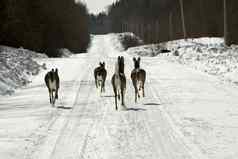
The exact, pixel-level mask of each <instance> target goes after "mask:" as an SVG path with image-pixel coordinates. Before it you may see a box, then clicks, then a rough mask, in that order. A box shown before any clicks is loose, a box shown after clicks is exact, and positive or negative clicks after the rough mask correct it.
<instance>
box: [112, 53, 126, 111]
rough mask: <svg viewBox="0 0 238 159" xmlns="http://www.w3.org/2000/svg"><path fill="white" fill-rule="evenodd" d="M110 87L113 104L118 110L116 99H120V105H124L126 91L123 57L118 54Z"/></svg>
mask: <svg viewBox="0 0 238 159" xmlns="http://www.w3.org/2000/svg"><path fill="white" fill-rule="evenodd" d="M111 83H112V87H113V91H114V95H115V96H114V97H115V106H116V110H118V106H117V99H118V100H121V105H122V106H123V107H124V108H126V107H125V101H124V100H125V91H126V76H125V73H124V57H123V56H118V59H117V61H116V64H115V72H114V74H113V76H112V80H111Z"/></svg>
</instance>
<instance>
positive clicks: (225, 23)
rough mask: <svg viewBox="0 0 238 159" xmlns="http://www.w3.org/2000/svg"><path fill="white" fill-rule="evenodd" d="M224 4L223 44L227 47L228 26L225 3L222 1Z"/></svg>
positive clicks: (224, 0)
mask: <svg viewBox="0 0 238 159" xmlns="http://www.w3.org/2000/svg"><path fill="white" fill-rule="evenodd" d="M223 2H224V4H223V5H224V42H225V45H227V46H229V45H230V44H229V40H228V25H227V1H226V0H223Z"/></svg>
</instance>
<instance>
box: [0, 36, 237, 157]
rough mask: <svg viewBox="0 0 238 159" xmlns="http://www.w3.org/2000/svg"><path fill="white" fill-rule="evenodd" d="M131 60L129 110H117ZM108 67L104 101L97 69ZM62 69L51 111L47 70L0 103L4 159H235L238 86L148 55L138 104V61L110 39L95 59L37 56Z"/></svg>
mask: <svg viewBox="0 0 238 159" xmlns="http://www.w3.org/2000/svg"><path fill="white" fill-rule="evenodd" d="M118 55H124V56H125V58H126V61H125V72H126V76H127V85H128V86H127V92H126V100H125V102H126V106H127V108H128V110H127V111H115V106H114V98H113V92H112V87H111V84H110V79H111V76H112V74H113V71H114V63H115V60H116V57H117V56H118ZM100 60H104V61H105V62H106V68H107V70H108V77H107V82H106V93H105V94H103V95H102V97H100V95H99V93H98V92H97V91H96V89H95V86H94V79H93V69H94V68H95V67H96V66H98V63H99V61H100ZM38 61H39V62H40V63H46V64H47V67H48V68H49V69H50V68H51V67H57V68H58V69H59V75H60V78H61V85H60V92H59V98H60V99H59V100H58V101H57V102H56V107H58V108H52V107H51V106H50V104H49V100H48V92H47V89H46V87H45V85H44V81H43V77H44V75H45V72H42V73H41V74H40V75H39V76H37V77H36V78H34V79H33V82H32V84H30V85H29V86H27V87H25V88H23V89H21V90H18V91H17V92H16V93H15V94H14V95H13V96H4V97H1V99H0V158H1V159H114V158H116V159H206V158H213V159H214V158H216V159H218V158H219V159H220V158H221V159H222V158H225V157H228V158H229V159H233V158H234V159H235V158H237V156H238V153H237V149H236V147H237V146H238V137H237V134H238V133H237V132H238V127H237V125H238V115H237V114H238V98H237V97H238V91H237V87H235V86H231V85H228V84H224V83H220V82H219V80H217V79H216V78H214V77H212V76H208V75H206V74H203V73H201V72H197V71H195V70H193V69H190V68H186V67H185V66H182V65H179V64H176V63H172V62H168V60H166V58H163V57H154V58H142V63H141V66H142V67H143V68H144V69H145V70H147V76H148V78H147V81H146V85H145V90H146V92H145V93H146V98H144V99H141V100H139V102H138V104H135V103H134V90H133V87H132V83H131V80H130V71H131V70H132V68H133V63H132V58H131V57H130V55H125V54H123V53H120V52H119V51H117V50H116V49H114V44H113V43H112V40H111V38H110V35H102V36H95V37H94V39H93V42H92V46H91V49H90V50H89V53H88V54H81V55H76V56H74V57H72V58H59V59H38Z"/></svg>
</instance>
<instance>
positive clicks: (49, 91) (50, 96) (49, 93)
mask: <svg viewBox="0 0 238 159" xmlns="http://www.w3.org/2000/svg"><path fill="white" fill-rule="evenodd" d="M49 97H50V104H51V103H52V99H51V91H50V90H49Z"/></svg>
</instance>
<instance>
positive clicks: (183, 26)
mask: <svg viewBox="0 0 238 159" xmlns="http://www.w3.org/2000/svg"><path fill="white" fill-rule="evenodd" d="M179 2H180V9H181V21H182V28H183V38H184V39H186V38H187V31H186V25H185V18H184V5H183V0H179Z"/></svg>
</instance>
